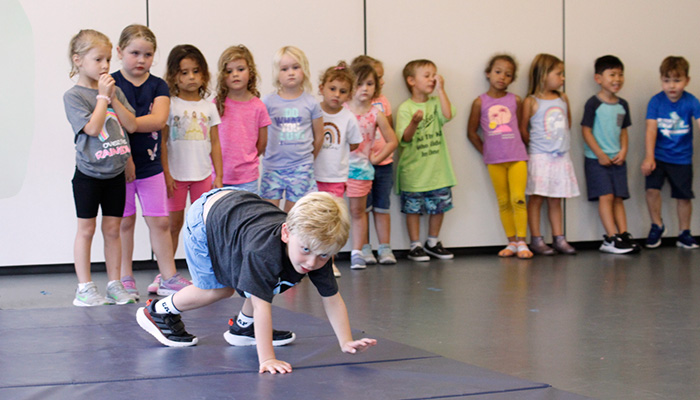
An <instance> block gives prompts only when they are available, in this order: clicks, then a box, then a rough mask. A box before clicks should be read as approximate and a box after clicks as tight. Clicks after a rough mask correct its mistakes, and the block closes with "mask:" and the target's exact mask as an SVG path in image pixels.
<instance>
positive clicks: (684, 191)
mask: <svg viewBox="0 0 700 400" xmlns="http://www.w3.org/2000/svg"><path fill="white" fill-rule="evenodd" d="M666 179H668V183H670V184H671V197H673V198H674V199H694V198H695V195H694V194H693V164H688V165H683V164H671V163H667V162H663V161H659V160H656V169H654V170H653V171H652V172H651V174H650V175H649V176H647V177H646V183H645V187H644V188H645V189H658V190H661V187H663V185H664V180H666Z"/></svg>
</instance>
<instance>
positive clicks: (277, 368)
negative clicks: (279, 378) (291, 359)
mask: <svg viewBox="0 0 700 400" xmlns="http://www.w3.org/2000/svg"><path fill="white" fill-rule="evenodd" d="M258 372H259V373H261V374H264V373H265V372H269V373H271V374H276V373H278V372H279V373H280V374H286V373H287V372H292V366H291V365H289V363H287V362H284V361H282V360H277V359H275V358H271V359H269V360H265V361H264V362H262V363H261V364H260V370H258Z"/></svg>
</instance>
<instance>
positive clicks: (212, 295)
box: [172, 285, 236, 312]
mask: <svg viewBox="0 0 700 400" xmlns="http://www.w3.org/2000/svg"><path fill="white" fill-rule="evenodd" d="M235 292H236V291H235V289H233V288H228V287H227V288H220V289H200V288H198V287H196V286H194V285H189V286H186V287H184V288H182V289H181V290H180V291H179V292H177V293H175V294H174V295H172V302H173V305H174V306H175V308H177V309H178V310H179V311H181V312H182V311H189V310H195V309H197V308H202V307H204V306H208V305H209V304H213V303H216V302H217V301H219V300H222V299H227V298H229V297H231V296H233V294H234V293H235Z"/></svg>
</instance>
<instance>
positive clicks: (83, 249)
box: [73, 218, 97, 283]
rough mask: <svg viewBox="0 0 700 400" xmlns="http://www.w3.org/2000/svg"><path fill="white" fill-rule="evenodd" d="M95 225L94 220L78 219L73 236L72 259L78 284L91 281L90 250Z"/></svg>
mask: <svg viewBox="0 0 700 400" xmlns="http://www.w3.org/2000/svg"><path fill="white" fill-rule="evenodd" d="M96 225H97V219H96V218H78V231H77V232H76V234H75V243H74V244H73V258H74V260H75V274H76V275H77V276H78V282H79V283H87V282H90V281H91V280H92V275H91V274H90V249H91V248H92V238H93V237H94V236H95V228H96Z"/></svg>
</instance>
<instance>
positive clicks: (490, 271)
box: [0, 246, 700, 400]
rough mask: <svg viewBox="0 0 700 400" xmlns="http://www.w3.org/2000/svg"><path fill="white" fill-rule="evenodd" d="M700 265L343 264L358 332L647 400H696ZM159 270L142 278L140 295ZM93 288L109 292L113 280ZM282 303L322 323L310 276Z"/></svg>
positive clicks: (635, 259)
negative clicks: (352, 266)
mask: <svg viewBox="0 0 700 400" xmlns="http://www.w3.org/2000/svg"><path fill="white" fill-rule="evenodd" d="M698 260H700V250H682V249H678V248H676V247H669V246H666V247H662V248H660V249H657V250H653V251H643V252H642V254H640V255H635V256H614V255H607V254H601V253H599V252H598V251H595V250H587V251H582V252H580V254H579V255H577V256H554V257H537V258H534V259H532V260H517V259H501V258H498V257H496V256H495V255H460V256H458V257H456V258H455V259H454V260H451V261H432V262H430V263H415V262H411V261H407V260H405V259H404V260H400V262H399V264H398V265H395V266H370V267H368V269H367V270H365V271H351V270H350V269H349V263H348V261H339V262H338V265H339V266H340V268H341V271H342V272H343V277H342V278H341V279H340V281H339V282H340V288H341V293H342V295H343V298H344V299H345V301H346V303H347V305H348V309H349V313H350V319H351V323H352V325H353V327H354V328H359V329H364V330H366V331H367V332H369V333H371V334H374V335H376V336H378V337H382V338H386V339H391V340H394V341H397V342H401V343H404V344H407V345H410V346H414V347H418V348H421V349H424V350H427V351H430V352H434V353H437V354H440V355H443V356H446V357H450V358H453V359H455V360H458V361H462V362H465V363H469V364H473V365H477V366H480V367H484V368H487V369H491V370H495V371H499V372H502V373H506V374H509V375H513V376H517V377H520V378H524V379H529V380H533V381H538V382H546V383H549V384H551V385H553V386H554V387H556V388H558V389H562V390H566V391H570V392H574V393H578V394H582V395H587V396H591V397H595V398H601V399H635V400H643V399H691V398H698V396H700V395H698V393H700V265H699V264H700V263H698ZM155 273H156V272H155V271H152V270H141V271H137V272H136V279H137V283H138V286H139V289H140V290H141V292H142V293H145V290H146V285H147V284H148V283H149V281H150V280H152V279H153V276H154V275H155ZM94 280H95V282H97V283H98V286H99V287H100V288H101V290H103V289H104V286H105V284H106V276H105V274H104V273H95V274H94ZM75 283H76V279H75V275H74V274H71V273H63V274H35V275H10V276H0V309H27V308H47V307H72V306H71V305H70V304H71V301H72V298H73V295H74V293H73V292H74V290H75ZM274 304H275V305H276V306H279V307H283V308H287V309H290V310H293V311H299V312H304V313H308V314H311V315H314V316H316V317H320V318H324V313H323V308H322V306H321V302H320V301H319V297H318V295H317V294H316V292H315V289H314V288H313V287H312V286H311V285H310V283H309V282H308V280H305V281H304V282H303V283H302V284H300V285H299V286H298V287H296V288H294V289H292V290H290V291H289V292H287V293H285V294H283V295H280V296H277V297H276V298H275V301H274ZM235 311H237V310H232V312H235ZM229 317H230V315H222V316H221V319H222V321H221V324H222V329H226V323H227V321H228V318H229ZM185 318H186V317H185ZM276 328H279V329H284V328H287V327H285V326H276ZM194 333H195V334H196V332H194ZM370 336H371V335H370ZM380 345H381V343H380Z"/></svg>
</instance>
